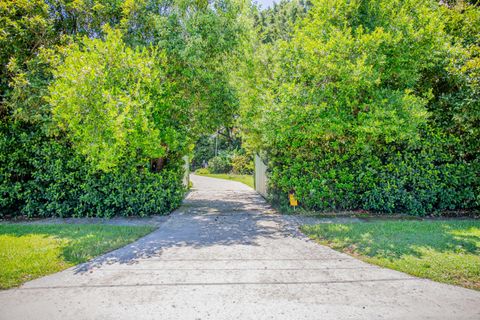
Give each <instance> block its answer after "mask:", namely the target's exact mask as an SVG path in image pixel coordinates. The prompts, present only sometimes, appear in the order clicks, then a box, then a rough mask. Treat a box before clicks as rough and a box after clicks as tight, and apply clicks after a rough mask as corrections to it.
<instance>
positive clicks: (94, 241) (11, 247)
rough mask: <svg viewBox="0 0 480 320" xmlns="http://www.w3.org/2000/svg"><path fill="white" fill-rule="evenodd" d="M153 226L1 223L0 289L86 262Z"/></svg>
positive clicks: (134, 238) (147, 231)
mask: <svg viewBox="0 0 480 320" xmlns="http://www.w3.org/2000/svg"><path fill="white" fill-rule="evenodd" d="M153 230H154V228H153V227H147V226H142V227H136V226H135V227H130V226H128V227H127V226H106V225H6V224H0V266H1V267H0V289H6V288H10V287H14V286H18V285H20V284H22V283H23V282H26V281H28V280H32V279H35V278H38V277H41V276H44V275H47V274H50V273H54V272H58V271H61V270H64V269H67V268H69V267H71V266H74V265H76V264H78V263H82V262H85V261H88V260H90V259H92V258H94V257H96V256H98V255H101V254H102V253H105V252H108V251H111V250H114V249H117V248H119V247H122V246H124V245H126V244H128V243H130V242H132V241H135V240H136V239H138V238H139V237H141V236H143V235H146V234H148V233H150V232H151V231H153Z"/></svg>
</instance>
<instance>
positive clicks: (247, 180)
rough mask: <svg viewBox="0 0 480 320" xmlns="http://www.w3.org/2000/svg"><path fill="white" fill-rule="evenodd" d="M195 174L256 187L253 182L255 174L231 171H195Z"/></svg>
mask: <svg viewBox="0 0 480 320" xmlns="http://www.w3.org/2000/svg"><path fill="white" fill-rule="evenodd" d="M195 174H196V175H199V176H205V177H211V178H218V179H225V180H233V181H238V182H241V183H243V184H246V185H247V186H249V187H251V188H255V187H254V184H253V175H247V174H230V173H195Z"/></svg>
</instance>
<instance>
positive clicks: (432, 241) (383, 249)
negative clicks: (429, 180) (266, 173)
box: [301, 220, 480, 290]
mask: <svg viewBox="0 0 480 320" xmlns="http://www.w3.org/2000/svg"><path fill="white" fill-rule="evenodd" d="M301 230H302V231H303V232H304V233H305V234H307V235H308V236H309V237H311V238H312V239H315V240H318V241H319V242H320V243H322V244H326V245H328V246H330V247H332V248H334V249H336V250H339V251H343V252H346V253H348V254H351V255H353V256H355V257H359V258H361V259H362V260H364V261H366V262H369V263H373V264H377V265H379V266H382V267H387V268H390V269H395V270H398V271H402V272H406V273H409V274H412V275H414V276H418V277H422V278H429V279H432V280H435V281H439V282H445V283H450V284H455V285H460V286H463V287H467V288H472V289H476V290H480V221H477V220H464V221H387V222H368V223H350V224H318V225H315V226H308V225H305V226H302V227H301Z"/></svg>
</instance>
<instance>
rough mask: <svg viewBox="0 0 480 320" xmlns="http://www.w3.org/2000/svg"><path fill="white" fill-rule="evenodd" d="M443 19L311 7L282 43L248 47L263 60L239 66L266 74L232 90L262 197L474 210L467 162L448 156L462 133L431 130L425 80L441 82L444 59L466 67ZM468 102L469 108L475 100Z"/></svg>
mask: <svg viewBox="0 0 480 320" xmlns="http://www.w3.org/2000/svg"><path fill="white" fill-rule="evenodd" d="M449 10H450V9H449ZM472 10H476V9H472ZM442 12H443V7H440V5H439V4H438V3H435V2H433V1H431V2H430V1H428V2H422V3H419V2H418V1H409V0H404V1H400V0H399V1H389V2H387V1H379V0H378V1H377V0H371V1H348V2H347V1H342V0H338V1H323V0H317V1H312V8H311V9H310V11H309V14H308V16H307V18H305V19H304V20H303V21H302V22H301V23H300V24H298V28H297V29H296V30H295V32H294V33H293V36H292V37H291V39H286V40H282V39H280V40H278V41H276V42H274V44H273V46H274V48H276V50H275V52H276V53H275V54H274V55H273V57H272V54H271V52H269V51H268V46H270V45H269V44H267V49H264V50H263V51H262V50H258V49H257V52H260V53H262V52H267V54H266V58H265V56H263V55H261V54H260V56H261V58H260V59H259V58H257V57H255V56H254V55H252V56H251V60H250V61H252V62H251V63H252V65H256V66H262V64H265V65H266V67H263V68H262V69H261V70H262V71H263V72H262V73H260V74H257V76H256V77H255V78H254V77H250V78H248V80H247V81H246V82H244V83H243V84H242V85H245V86H246V87H247V88H249V89H250V90H252V91H253V94H252V95H251V96H254V97H256V98H255V99H252V98H245V97H243V98H241V99H240V101H241V102H242V108H241V110H242V116H243V117H244V118H245V120H244V126H245V127H246V128H247V129H245V132H246V133H247V134H248V135H249V136H250V140H253V141H255V142H253V143H252V144H251V145H252V146H253V147H254V148H255V149H257V151H263V152H264V154H265V160H266V161H268V166H269V168H270V171H271V172H270V177H269V178H270V191H271V193H272V195H273V196H275V197H278V199H282V201H285V200H284V199H286V196H285V194H286V193H287V192H288V191H289V190H291V189H295V191H296V193H297V196H298V197H299V198H300V202H301V204H302V205H304V206H305V207H307V208H313V209H322V210H323V209H358V208H362V209H370V210H376V211H383V212H398V211H405V212H409V213H413V214H424V213H426V212H432V211H435V210H446V209H455V208H475V207H477V206H478V204H479V203H478V179H477V178H478V172H479V167H478V164H477V162H476V160H472V159H471V158H470V159H467V158H464V160H461V159H459V158H458V157H459V156H461V155H462V153H463V152H464V151H462V148H461V147H457V146H458V144H457V143H458V142H459V138H461V137H464V136H465V133H460V134H458V135H452V134H451V132H452V131H450V132H449V130H444V128H443V127H442V126H441V125H439V124H438V122H437V120H434V119H435V118H437V117H441V114H442V110H441V109H440V108H438V104H437V105H435V103H434V102H435V100H437V101H438V100H442V99H443V98H442V97H441V94H440V90H439V88H438V87H435V83H437V82H433V81H431V78H429V77H430V76H431V75H439V74H444V75H445V76H446V77H447V78H449V79H450V80H449V81H451V79H452V74H451V71H448V70H452V69H449V68H450V67H449V65H447V63H448V61H450V60H451V59H458V57H463V58H461V59H464V58H465V57H468V55H466V54H465V53H462V51H463V50H464V49H462V48H464V47H462V46H463V45H462V46H460V45H459V43H458V42H457V41H454V42H453V44H452V42H451V41H450V37H449V36H448V34H447V32H446V31H445V24H444V23H445V22H444V21H445V17H444V16H443V14H442ZM468 34H470V32H468ZM463 37H469V35H468V36H466V35H464V36H463ZM463 37H462V38H463ZM452 45H453V47H452ZM457 50H458V51H457ZM455 51H457V52H458V53H459V55H456V54H453V52H455ZM455 57H457V58H455ZM446 61H447V63H446ZM457 61H458V60H457ZM248 67H249V66H248V65H247V64H245V65H244V70H248ZM245 73H246V72H245ZM256 88H260V89H256ZM454 91H456V90H454ZM460 91H461V92H462V94H464V93H465V92H469V91H468V90H464V89H460ZM454 100H455V101H457V102H460V101H462V100H463V101H464V102H461V103H462V105H463V104H464V103H466V101H467V99H464V98H461V99H458V98H457V97H456V98H454ZM470 102H471V104H470V106H471V107H472V108H473V109H476V108H477V107H475V106H476V105H478V99H477V98H475V97H474V96H470ZM450 105H451V104H450ZM468 114H469V116H468V117H469V118H470V117H471V115H472V112H469V113H468ZM458 115H459V114H457V115H451V116H450V119H452V118H456V117H458ZM447 117H449V116H447ZM470 119H475V116H473V117H471V118H470ZM432 120H433V121H434V122H433V123H432ZM474 121H475V120H474ZM252 123H253V124H254V128H255V130H251V129H248V126H249V124H252ZM477 149H478V144H477ZM472 173H473V174H472Z"/></svg>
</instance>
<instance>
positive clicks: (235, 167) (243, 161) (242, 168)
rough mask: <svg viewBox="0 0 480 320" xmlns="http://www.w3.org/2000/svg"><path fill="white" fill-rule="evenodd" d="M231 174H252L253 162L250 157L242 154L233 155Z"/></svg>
mask: <svg viewBox="0 0 480 320" xmlns="http://www.w3.org/2000/svg"><path fill="white" fill-rule="evenodd" d="M232 173H234V174H252V173H253V161H252V159H251V158H250V157H248V156H247V155H243V154H234V155H233V156H232Z"/></svg>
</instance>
